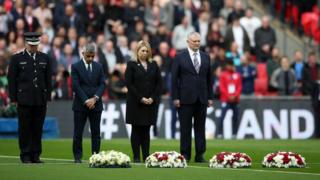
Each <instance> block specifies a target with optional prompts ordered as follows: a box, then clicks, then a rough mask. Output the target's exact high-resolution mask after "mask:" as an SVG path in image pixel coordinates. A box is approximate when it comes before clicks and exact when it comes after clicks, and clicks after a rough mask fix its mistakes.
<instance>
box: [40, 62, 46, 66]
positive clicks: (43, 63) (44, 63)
mask: <svg viewBox="0 0 320 180" xmlns="http://www.w3.org/2000/svg"><path fill="white" fill-rule="evenodd" d="M39 64H42V65H47V63H46V62H39Z"/></svg>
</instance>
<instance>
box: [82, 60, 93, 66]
mask: <svg viewBox="0 0 320 180" xmlns="http://www.w3.org/2000/svg"><path fill="white" fill-rule="evenodd" d="M82 61H83V63H84V65H85V66H86V68H87V67H88V65H89V64H88V63H87V62H86V60H84V58H82ZM91 64H92V63H91Z"/></svg>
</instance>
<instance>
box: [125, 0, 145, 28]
mask: <svg viewBox="0 0 320 180" xmlns="http://www.w3.org/2000/svg"><path fill="white" fill-rule="evenodd" d="M123 16H124V17H123V18H124V21H125V22H126V24H127V29H128V31H129V34H131V32H132V31H133V30H134V29H135V26H136V23H137V22H138V21H142V20H143V19H144V8H143V7H142V6H140V5H139V2H138V1H137V0H130V1H129V4H128V6H125V7H124V15H123Z"/></svg>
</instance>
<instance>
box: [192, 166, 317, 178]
mask: <svg viewBox="0 0 320 180" xmlns="http://www.w3.org/2000/svg"><path fill="white" fill-rule="evenodd" d="M188 167H192V168H198V169H208V167H202V166H188ZM212 169H219V170H220V169H221V170H231V171H232V170H234V171H254V172H271V173H280V174H281V173H283V174H299V175H312V176H320V174H316V173H305V172H292V171H274V170H262V169H241V168H212Z"/></svg>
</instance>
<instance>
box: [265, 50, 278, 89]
mask: <svg viewBox="0 0 320 180" xmlns="http://www.w3.org/2000/svg"><path fill="white" fill-rule="evenodd" d="M280 59H281V56H280V52H279V49H278V48H276V47H274V48H273V49H272V52H271V58H270V59H269V60H268V61H267V73H268V80H269V87H268V89H269V91H271V92H274V91H276V88H275V87H273V86H272V84H271V83H270V81H271V76H272V74H273V72H274V71H275V70H276V69H278V68H280Z"/></svg>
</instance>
